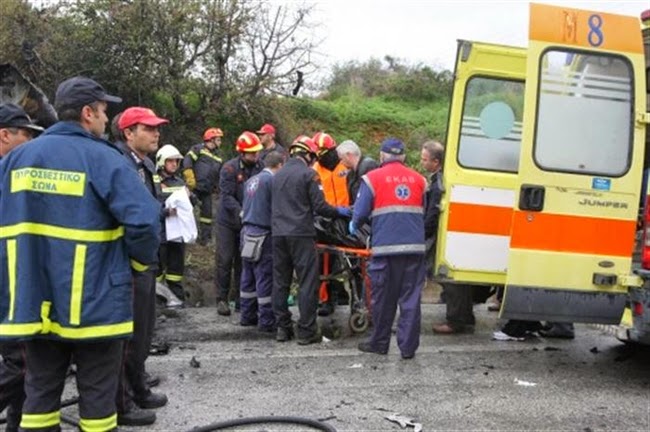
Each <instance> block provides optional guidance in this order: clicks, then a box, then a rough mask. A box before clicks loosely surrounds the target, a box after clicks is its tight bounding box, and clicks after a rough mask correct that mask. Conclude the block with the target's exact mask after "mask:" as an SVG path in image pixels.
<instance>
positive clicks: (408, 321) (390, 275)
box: [368, 254, 424, 356]
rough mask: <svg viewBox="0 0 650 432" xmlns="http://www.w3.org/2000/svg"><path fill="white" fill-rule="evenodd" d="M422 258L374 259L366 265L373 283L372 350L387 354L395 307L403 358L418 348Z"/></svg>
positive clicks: (398, 342)
mask: <svg viewBox="0 0 650 432" xmlns="http://www.w3.org/2000/svg"><path fill="white" fill-rule="evenodd" d="M423 271H424V255H415V254H409V255H387V256H373V257H372V258H371V259H370V263H369V265H368V273H369V276H370V281H371V283H372V288H371V289H372V292H371V295H372V297H371V299H372V300H371V304H372V321H373V323H374V326H373V328H372V333H371V335H370V344H371V346H372V347H373V348H374V349H376V350H378V351H387V350H388V346H389V344H390V335H391V327H392V325H393V321H394V320H395V314H396V313H397V307H398V306H399V310H400V315H399V321H398V323H397V345H398V346H399V349H400V351H401V353H402V355H403V356H411V355H413V354H415V351H416V350H417V349H418V346H419V345H420V318H421V310H420V301H421V297H422V287H423V284H422V280H423V277H422V276H423Z"/></svg>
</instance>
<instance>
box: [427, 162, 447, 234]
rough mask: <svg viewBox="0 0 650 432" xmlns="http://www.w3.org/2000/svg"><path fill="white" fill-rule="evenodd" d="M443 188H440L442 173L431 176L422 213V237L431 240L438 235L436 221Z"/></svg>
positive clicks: (438, 216) (438, 215) (438, 217)
mask: <svg viewBox="0 0 650 432" xmlns="http://www.w3.org/2000/svg"><path fill="white" fill-rule="evenodd" d="M443 192H444V188H443V186H442V172H441V171H438V172H437V173H433V174H431V182H430V183H429V188H428V190H427V196H426V199H427V201H426V206H427V207H426V210H425V213H424V237H425V238H426V239H431V238H433V237H435V236H436V235H437V233H438V220H439V219H440V198H441V197H442V193H443Z"/></svg>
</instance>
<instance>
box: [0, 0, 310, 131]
mask: <svg viewBox="0 0 650 432" xmlns="http://www.w3.org/2000/svg"><path fill="white" fill-rule="evenodd" d="M2 2H3V9H4V10H3V14H2V23H3V24H4V25H3V26H2V28H0V52H2V53H3V54H2V55H1V57H2V58H3V59H5V60H8V61H11V62H12V63H15V64H17V66H18V67H19V68H20V69H21V70H25V69H26V70H27V73H28V75H29V76H30V78H31V79H32V80H33V81H35V82H36V83H39V84H41V85H42V86H43V87H44V88H45V89H46V91H47V90H49V91H52V90H53V89H54V88H55V85H56V83H58V82H60V81H61V80H63V79H65V78H67V77H70V76H73V75H80V74H84V75H88V76H91V77H93V78H95V79H97V80H98V81H99V82H101V83H102V84H104V85H105V86H106V87H107V88H109V89H110V90H112V91H114V92H116V93H118V94H120V95H123V96H124V98H125V100H126V103H127V104H146V105H152V106H156V105H160V106H162V107H164V109H165V110H167V111H170V112H168V113H167V114H168V115H173V116H175V118H176V120H177V121H181V122H191V121H196V120H197V119H198V120H202V119H203V117H204V116H205V114H206V113H208V112H210V111H215V110H219V111H221V112H227V113H228V114H229V115H232V114H234V112H237V113H241V108H242V107H245V108H246V109H245V110H244V112H245V113H246V114H249V115H252V114H251V112H250V109H249V108H247V107H250V106H254V105H257V104H252V103H251V101H252V100H253V99H254V98H258V97H259V96H260V95H263V94H267V93H283V94H288V93H289V91H290V88H291V87H294V86H292V82H293V84H295V81H296V77H297V76H298V72H301V73H302V74H303V75H304V74H308V73H309V72H310V71H311V70H312V69H313V67H312V66H311V53H312V51H313V50H314V49H315V48H316V46H317V44H316V43H315V42H314V41H313V40H312V39H311V37H310V36H309V35H310V32H309V28H308V27H307V26H308V25H309V23H308V20H307V18H308V17H309V15H310V12H311V7H308V6H301V5H298V6H296V7H290V8H288V7H284V6H277V7H272V6H271V5H269V4H268V3H265V2H254V1H244V0H60V1H58V2H57V1H52V2H51V3H50V4H49V6H47V7H45V8H43V9H41V10H36V9H35V8H34V7H32V6H31V5H30V4H29V3H28V2H27V1H25V0H2ZM24 47H27V48H24ZM5 48H6V49H5ZM25 51H28V52H29V54H30V55H29V56H26V55H24V52H25Z"/></svg>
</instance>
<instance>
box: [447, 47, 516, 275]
mask: <svg viewBox="0 0 650 432" xmlns="http://www.w3.org/2000/svg"><path fill="white" fill-rule="evenodd" d="M525 72H526V50H525V49H523V48H514V47H508V46H502V45H492V44H485V43H480V42H470V41H463V40H461V41H458V54H457V58H456V68H455V71H454V89H453V95H452V100H451V106H450V113H449V124H448V128H447V139H446V143H445V146H446V148H445V161H444V170H443V186H444V188H445V192H444V194H443V197H442V200H441V213H440V221H439V224H438V235H437V239H438V242H437V251H436V257H437V263H436V267H435V268H436V270H437V271H436V275H437V277H438V279H439V280H441V281H443V282H452V283H453V282H457V283H472V284H485V285H504V284H505V272H506V267H507V263H508V246H509V243H510V223H511V220H512V211H513V207H514V203H515V188H516V184H515V183H516V179H517V168H518V165H519V154H520V152H521V127H522V119H523V106H524V77H525Z"/></svg>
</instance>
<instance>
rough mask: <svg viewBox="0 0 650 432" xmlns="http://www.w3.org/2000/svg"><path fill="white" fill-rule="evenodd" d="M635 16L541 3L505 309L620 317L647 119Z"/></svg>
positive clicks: (543, 315) (510, 314)
mask: <svg viewBox="0 0 650 432" xmlns="http://www.w3.org/2000/svg"><path fill="white" fill-rule="evenodd" d="M639 28H640V26H639V21H638V20H637V19H636V18H633V17H626V16H619V15H612V14H606V13H598V12H590V11H583V10H576V9H569V8H563V7H555V6H547V5H539V4H531V8H530V41H529V43H530V45H529V49H528V63H527V68H526V70H527V74H526V95H525V109H524V122H523V123H524V127H523V137H522V146H521V149H522V152H521V157H520V164H519V175H518V178H517V182H518V185H517V196H516V206H515V210H514V212H513V219H512V231H511V239H510V253H509V257H508V271H507V278H506V291H505V297H504V300H503V304H502V307H501V314H500V316H501V318H510V319H523V320H550V321H565V322H593V323H606V324H616V323H618V322H619V321H620V319H621V315H622V313H623V309H624V307H625V302H626V294H627V287H628V286H630V285H634V284H637V283H638V280H637V279H636V278H635V277H633V276H630V267H631V256H632V252H633V248H634V238H635V228H636V219H637V209H638V207H639V191H640V185H641V178H642V165H643V147H644V142H643V141H644V137H643V134H644V130H643V125H642V124H641V123H640V122H638V121H637V120H638V119H639V113H643V112H644V106H643V105H644V102H645V101H644V98H645V95H644V94H643V92H644V91H645V90H644V89H645V84H643V83H641V82H640V80H643V79H644V72H643V45H642V41H641V33H640V31H639Z"/></svg>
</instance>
